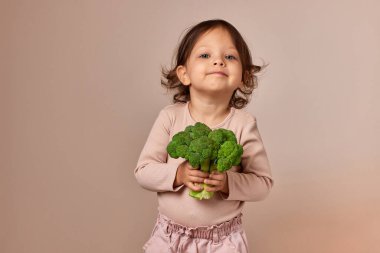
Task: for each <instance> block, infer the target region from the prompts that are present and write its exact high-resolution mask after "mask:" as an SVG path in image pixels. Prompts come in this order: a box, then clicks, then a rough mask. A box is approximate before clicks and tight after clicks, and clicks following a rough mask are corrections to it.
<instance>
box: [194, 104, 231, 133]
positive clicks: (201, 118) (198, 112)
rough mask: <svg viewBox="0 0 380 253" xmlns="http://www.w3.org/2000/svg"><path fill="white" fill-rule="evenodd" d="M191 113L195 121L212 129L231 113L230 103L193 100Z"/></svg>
mask: <svg viewBox="0 0 380 253" xmlns="http://www.w3.org/2000/svg"><path fill="white" fill-rule="evenodd" d="M189 112H190V115H191V117H192V118H193V119H194V120H195V121H197V122H202V123H204V124H206V125H208V126H209V127H211V128H212V127H213V126H216V125H218V124H220V123H222V122H223V121H224V119H225V118H226V117H227V116H228V115H229V113H230V107H229V104H228V103H217V102H216V101H202V100H198V99H195V98H191V100H190V101H189Z"/></svg>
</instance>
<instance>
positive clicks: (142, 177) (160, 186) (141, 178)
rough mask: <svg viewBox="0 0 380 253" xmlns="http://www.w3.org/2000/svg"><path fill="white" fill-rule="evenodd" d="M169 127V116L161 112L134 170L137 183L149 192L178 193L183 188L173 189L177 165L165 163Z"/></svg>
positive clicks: (163, 111)
mask: <svg viewBox="0 0 380 253" xmlns="http://www.w3.org/2000/svg"><path fill="white" fill-rule="evenodd" d="M170 125H171V123H170V118H169V115H168V114H167V112H165V110H161V112H160V113H159V115H158V117H157V119H156V121H155V122H154V124H153V127H152V129H151V131H150V133H149V136H148V139H147V141H146V143H145V145H144V148H143V150H142V151H141V154H140V157H139V160H138V162H137V167H136V168H135V170H134V173H135V177H136V179H137V182H138V183H139V184H140V185H141V186H142V187H143V188H145V189H147V190H150V191H154V192H164V191H178V190H179V189H180V188H181V187H182V186H183V185H182V186H179V187H176V188H173V184H174V180H175V177H176V173H177V167H178V165H179V164H177V163H172V164H168V163H167V156H168V154H167V151H166V146H167V145H168V143H169V139H170Z"/></svg>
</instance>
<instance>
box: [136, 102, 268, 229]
mask: <svg viewBox="0 0 380 253" xmlns="http://www.w3.org/2000/svg"><path fill="white" fill-rule="evenodd" d="M195 123H196V122H195V120H194V119H192V117H191V115H190V112H189V108H188V103H177V104H173V105H169V106H166V107H165V108H164V109H162V110H161V111H160V113H159V115H158V117H157V119H156V121H155V123H154V124H153V127H152V129H151V131H150V134H149V136H148V139H147V141H146V143H145V146H144V148H143V150H142V152H141V154H140V158H139V160H138V163H137V167H136V169H135V171H134V173H135V176H136V179H137V181H138V183H139V184H140V185H141V186H142V187H143V188H145V189H147V190H150V191H154V192H157V198H158V211H159V212H160V213H162V214H163V215H165V216H167V217H169V218H170V219H172V220H174V221H175V222H176V223H179V224H182V225H185V226H188V227H199V226H210V225H216V224H219V223H221V222H224V221H227V220H230V219H232V218H233V217H235V216H236V215H238V214H239V213H240V212H241V211H242V208H243V205H244V202H245V201H259V200H262V199H264V198H265V197H266V196H267V195H268V193H269V191H270V189H271V188H272V185H273V178H272V174H271V168H270V164H269V161H268V157H267V154H266V151H265V148H264V145H263V142H262V139H261V137H260V134H259V131H258V128H257V122H256V118H255V117H254V116H252V115H251V114H250V113H248V112H246V111H245V110H241V109H235V108H231V111H230V113H229V115H228V116H227V117H226V118H225V119H224V121H223V122H221V123H220V124H218V125H217V126H213V127H212V128H211V129H217V128H226V129H229V130H231V131H233V132H234V133H235V135H236V137H237V140H238V142H239V144H240V145H242V146H243V150H244V151H243V156H242V160H241V165H240V166H235V167H232V168H231V169H230V170H228V171H227V177H228V187H229V194H228V195H227V194H223V193H221V192H217V193H216V194H214V197H213V198H212V199H210V200H197V199H194V198H192V197H190V196H189V195H188V191H189V189H188V188H187V187H186V186H184V185H181V186H179V187H173V184H174V180H175V177H176V172H177V168H178V165H179V164H180V163H182V162H183V161H184V159H182V158H179V159H173V158H171V157H170V156H168V153H167V151H166V146H167V145H168V143H169V142H170V140H171V139H172V137H173V135H175V134H176V133H177V132H179V131H183V130H184V129H185V127H186V126H188V125H194V124H195Z"/></svg>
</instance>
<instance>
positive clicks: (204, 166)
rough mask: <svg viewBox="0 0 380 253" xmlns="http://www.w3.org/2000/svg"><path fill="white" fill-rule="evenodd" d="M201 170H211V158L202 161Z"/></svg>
mask: <svg viewBox="0 0 380 253" xmlns="http://www.w3.org/2000/svg"><path fill="white" fill-rule="evenodd" d="M201 171H203V172H207V173H208V172H210V159H206V160H204V161H203V162H202V163H201Z"/></svg>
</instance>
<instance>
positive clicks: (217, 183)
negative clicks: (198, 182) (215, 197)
mask: <svg viewBox="0 0 380 253" xmlns="http://www.w3.org/2000/svg"><path fill="white" fill-rule="evenodd" d="M203 182H204V183H205V184H207V185H209V186H210V187H213V186H220V185H221V183H222V182H221V180H215V179H205V180H204V181H203Z"/></svg>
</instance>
